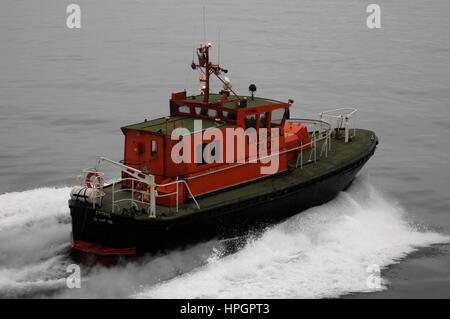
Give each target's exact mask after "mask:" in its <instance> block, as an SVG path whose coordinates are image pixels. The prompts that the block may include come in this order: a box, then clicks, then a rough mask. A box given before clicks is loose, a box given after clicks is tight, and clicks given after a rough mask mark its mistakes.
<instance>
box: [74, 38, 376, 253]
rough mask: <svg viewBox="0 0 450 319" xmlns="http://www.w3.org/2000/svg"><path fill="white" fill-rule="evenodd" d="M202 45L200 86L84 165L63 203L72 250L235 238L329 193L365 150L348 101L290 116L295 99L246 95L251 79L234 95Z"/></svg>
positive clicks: (147, 248) (370, 149)
mask: <svg viewBox="0 0 450 319" xmlns="http://www.w3.org/2000/svg"><path fill="white" fill-rule="evenodd" d="M210 50H211V44H210V43H207V44H204V45H201V46H200V47H199V48H197V49H196V50H195V52H196V55H197V59H198V60H197V61H195V62H194V61H193V62H192V64H191V67H192V69H194V70H196V71H199V72H200V74H201V76H200V77H199V81H200V84H201V88H200V89H199V92H197V93H196V94H192V95H188V94H187V92H186V91H182V92H176V93H172V94H171V98H170V101H169V107H170V115H169V116H167V117H163V118H157V119H153V120H144V121H142V122H140V123H136V124H132V125H127V126H124V127H122V128H121V130H122V132H123V134H124V138H125V144H124V157H123V159H122V160H120V161H114V160H111V159H108V158H105V157H98V158H97V161H96V165H95V166H94V167H93V168H88V169H85V170H83V173H82V175H80V176H79V180H80V185H77V186H75V187H73V188H72V190H71V192H70V200H69V207H70V214H71V218H72V252H73V253H74V254H76V255H89V256H111V257H114V256H140V255H144V254H154V253H158V252H161V251H166V250H168V249H173V248H176V247H183V246H185V245H188V244H191V243H195V242H198V241H203V240H208V239H211V238H215V237H217V238H228V237H229V236H236V235H239V234H244V233H245V232H246V231H248V230H249V229H257V228H259V227H264V226H265V225H270V224H271V223H275V222H278V221H281V220H283V219H285V218H287V217H289V216H291V215H294V214H297V213H300V212H302V211H304V210H305V209H308V208H310V207H313V206H316V205H321V204H323V203H325V202H327V201H330V200H331V199H333V198H334V197H335V196H336V195H337V194H338V193H339V192H340V191H343V190H345V189H346V188H347V187H348V186H349V185H350V184H351V183H352V181H353V180H354V178H355V176H356V174H357V173H358V171H359V170H360V169H361V168H362V167H363V166H364V164H365V163H366V162H367V161H368V160H369V158H370V157H371V156H372V155H373V154H374V152H375V149H376V146H377V144H378V139H377V137H376V135H375V133H374V132H372V131H370V130H366V129H357V128H355V125H354V124H355V114H356V109H354V108H341V109H335V110H328V111H323V112H321V113H319V117H318V119H298V118H290V115H289V114H290V112H289V110H290V108H291V107H292V106H293V100H290V99H289V100H287V101H277V100H273V99H268V98H263V97H259V96H255V93H256V85H254V84H251V85H250V86H249V92H250V94H248V96H244V95H239V94H237V93H236V92H235V90H234V89H233V87H232V86H231V83H230V81H229V79H228V78H227V77H226V76H225V74H226V73H227V72H228V71H227V70H226V69H224V68H222V67H221V66H220V65H218V64H213V63H212V62H211V61H210V59H209V55H210ZM212 78H216V79H217V80H218V81H219V83H220V84H221V85H222V86H223V89H222V90H221V91H220V92H218V93H212V92H210V80H211V79H212ZM105 172H108V173H111V172H114V173H113V175H112V176H106V175H105ZM106 180H110V181H112V182H109V183H106V182H105V181H106Z"/></svg>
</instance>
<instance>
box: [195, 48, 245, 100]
mask: <svg viewBox="0 0 450 319" xmlns="http://www.w3.org/2000/svg"><path fill="white" fill-rule="evenodd" d="M211 46H212V45H211V43H210V42H208V43H207V44H206V45H202V46H200V47H199V48H197V50H196V52H197V58H198V63H195V62H194V61H192V63H191V68H192V69H193V70H195V69H197V68H200V70H201V71H202V73H203V75H204V76H205V78H203V76H200V77H199V81H200V82H202V83H204V85H203V86H202V88H201V89H200V91H201V92H202V94H203V103H205V104H207V103H208V102H209V88H210V87H209V80H210V75H211V74H214V75H215V76H216V77H217V78H218V79H219V80H220V81H221V82H222V83H223V84H224V85H226V86H229V83H226V82H225V81H224V80H223V79H222V78H221V77H220V74H221V73H228V70H226V69H223V68H221V67H220V66H219V65H218V64H212V63H211V62H210V61H209V49H210V48H211ZM228 89H229V90H230V91H231V92H233V94H234V95H235V96H236V97H237V98H238V99H240V98H239V96H238V95H237V94H236V93H235V92H234V91H233V90H232V89H231V86H229V87H228Z"/></svg>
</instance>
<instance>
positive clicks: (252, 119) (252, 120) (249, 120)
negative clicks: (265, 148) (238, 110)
mask: <svg viewBox="0 0 450 319" xmlns="http://www.w3.org/2000/svg"><path fill="white" fill-rule="evenodd" d="M249 127H253V128H256V114H254V115H250V116H247V117H246V118H245V129H248V128H249Z"/></svg>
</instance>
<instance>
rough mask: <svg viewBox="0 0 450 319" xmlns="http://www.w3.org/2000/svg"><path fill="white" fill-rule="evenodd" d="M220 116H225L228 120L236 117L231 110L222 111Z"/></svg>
mask: <svg viewBox="0 0 450 319" xmlns="http://www.w3.org/2000/svg"><path fill="white" fill-rule="evenodd" d="M222 116H223V117H226V118H227V119H229V120H235V119H236V113H235V112H233V111H222Z"/></svg>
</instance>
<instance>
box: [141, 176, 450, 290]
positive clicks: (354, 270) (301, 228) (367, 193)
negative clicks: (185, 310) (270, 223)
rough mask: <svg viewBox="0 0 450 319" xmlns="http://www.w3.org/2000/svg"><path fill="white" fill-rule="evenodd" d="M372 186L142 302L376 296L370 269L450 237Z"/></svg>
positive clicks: (166, 284)
mask: <svg viewBox="0 0 450 319" xmlns="http://www.w3.org/2000/svg"><path fill="white" fill-rule="evenodd" d="M404 217H405V212H404V211H403V209H402V208H401V207H399V206H398V205H397V204H396V203H393V202H391V201H389V200H387V199H386V198H385V197H384V196H382V195H381V194H380V193H379V192H377V191H376V190H374V189H373V187H372V186H371V185H370V184H369V183H368V182H367V181H363V182H359V183H358V185H356V186H354V187H353V188H352V191H351V192H350V193H342V194H341V195H339V197H338V198H337V199H336V200H334V201H332V202H330V203H328V204H325V205H322V206H320V207H316V208H313V209H310V210H308V211H306V212H304V213H303V214H300V215H297V216H294V217H292V218H290V219H289V220H287V221H285V222H284V223H282V224H279V225H276V226H274V227H272V228H271V229H269V230H267V231H266V232H264V234H263V235H262V236H261V237H260V238H257V239H254V240H252V241H250V242H249V243H247V245H246V246H245V247H244V248H243V249H241V250H240V251H238V252H237V253H235V254H233V255H228V256H225V257H223V258H210V259H209V261H208V263H207V264H206V265H204V266H202V267H201V268H199V269H196V270H194V271H192V272H190V273H187V274H184V275H181V276H178V277H176V278H174V279H172V280H169V281H166V282H163V283H160V284H158V285H156V286H152V287H147V288H146V289H143V290H142V291H141V292H140V293H138V294H137V295H135V296H134V297H137V298H320V297H336V296H339V295H342V294H345V293H349V292H367V291H374V290H378V289H385V288H386V282H382V285H381V287H379V288H377V287H373V288H369V287H368V285H367V278H368V276H369V273H368V272H367V266H368V265H371V264H378V265H380V266H381V267H385V266H387V265H390V264H393V263H396V262H397V261H398V260H399V259H400V258H402V257H404V256H406V255H407V254H408V253H410V252H412V251H413V250H415V249H417V248H418V247H422V246H428V245H431V244H434V243H440V242H448V241H449V237H446V236H443V235H440V234H437V233H433V232H420V231H418V230H417V229H416V228H415V227H414V226H412V225H410V224H409V223H408V222H407V221H406V220H405V218H404Z"/></svg>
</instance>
